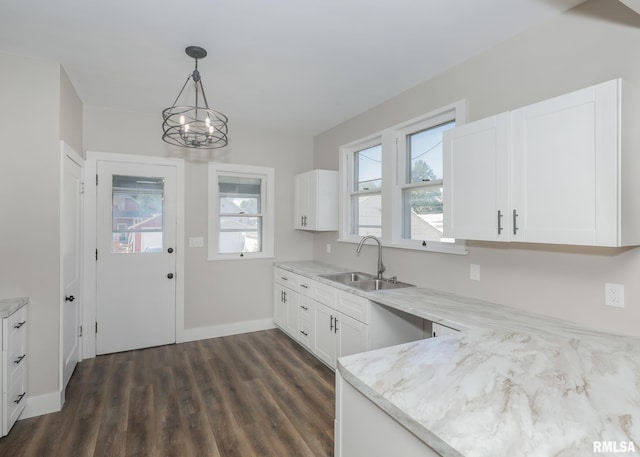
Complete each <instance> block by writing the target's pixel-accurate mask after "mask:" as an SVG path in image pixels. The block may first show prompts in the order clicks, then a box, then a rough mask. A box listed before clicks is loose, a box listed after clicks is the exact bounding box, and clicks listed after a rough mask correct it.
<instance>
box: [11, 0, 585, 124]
mask: <svg viewBox="0 0 640 457" xmlns="http://www.w3.org/2000/svg"><path fill="white" fill-rule="evenodd" d="M582 1H583V0H173V1H167V0H108V1H91V0H2V1H1V2H0V52H7V53H12V54H21V55H29V56H38V57H44V58H48V59H53V60H55V61H57V62H60V63H61V64H62V65H63V66H64V68H65V69H66V71H67V73H68V74H69V77H70V78H71V81H72V82H73V84H74V85H75V87H76V90H77V91H78V94H79V95H80V98H81V99H82V101H83V102H84V103H85V104H89V105H98V106H105V107H113V108H117V109H126V110H132V111H142V112H157V113H158V119H160V118H161V115H160V111H161V109H162V108H165V107H167V106H169V105H171V104H172V103H173V101H174V99H175V97H176V96H177V94H178V91H179V89H180V88H181V87H182V84H183V83H184V81H185V79H186V77H187V75H188V74H189V73H190V72H191V71H192V70H193V60H192V59H191V58H189V57H188V56H187V55H186V54H185V53H184V48H185V47H186V46H188V45H198V46H202V47H204V48H206V49H207V50H208V52H209V55H208V57H207V58H205V59H203V60H201V61H200V62H199V69H200V72H201V74H202V77H203V83H204V87H205V90H206V93H207V98H208V100H209V105H210V106H211V107H212V108H214V109H217V110H219V111H221V112H223V113H225V114H226V115H228V116H229V118H230V127H231V129H233V124H234V122H238V123H242V124H247V125H261V126H264V127H266V128H269V129H275V130H281V131H294V130H295V131H298V132H300V133H302V134H316V133H319V132H322V131H324V130H326V129H327V128H330V127H332V126H334V125H336V124H338V123H340V122H342V121H344V120H346V119H348V118H350V117H352V116H354V115H356V114H358V113H360V112H362V111H364V110H366V109H368V108H371V107H373V106H375V105H377V104H378V103H380V102H382V101H384V100H386V99H388V98H391V97H393V96H394V95H397V94H399V93H400V92H402V91H404V90H406V89H408V88H410V87H413V86H415V85H416V84H418V83H420V82H422V81H424V80H427V79H429V78H431V77H433V76H435V75H437V74H438V73H441V72H442V71H444V70H446V69H447V68H450V67H452V66H454V65H456V64H458V63H460V62H462V61H464V60H466V59H468V58H470V57H472V56H474V55H476V54H478V53H480V52H482V51H484V50H486V49H489V48H491V47H493V46H495V45H496V44H498V43H500V42H502V41H504V40H506V39H508V38H509V37H511V36H514V35H516V34H517V33H519V32H521V31H523V30H525V29H527V28H529V27H532V26H533V25H535V24H537V23H541V22H544V21H547V20H549V19H551V18H552V17H554V16H555V15H558V14H560V13H561V12H562V11H564V10H566V9H568V8H571V7H573V6H575V5H577V4H579V3H582Z"/></svg>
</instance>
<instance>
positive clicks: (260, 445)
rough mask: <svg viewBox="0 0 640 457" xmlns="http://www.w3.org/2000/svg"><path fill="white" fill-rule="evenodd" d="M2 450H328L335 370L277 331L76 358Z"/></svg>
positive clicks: (41, 454)
mask: <svg viewBox="0 0 640 457" xmlns="http://www.w3.org/2000/svg"><path fill="white" fill-rule="evenodd" d="M66 396H67V401H66V404H65V405H64V408H63V410H62V411H60V412H58V413H53V414H47V415H44V416H39V417H34V418H30V419H24V420H20V421H18V422H17V423H16V425H15V426H14V427H13V429H12V430H11V433H10V434H9V435H8V436H6V437H4V438H2V439H0V456H2V457H56V456H59V457H74V456H78V457H92V456H127V457H129V456H154V457H155V456H176V457H178V456H179V457H209V456H221V457H227V456H234V457H235V456H238V457H252V456H273V457H290V456H291V457H299V456H300V457H305V456H331V455H333V418H334V374H333V372H332V371H331V370H329V369H328V368H326V367H325V366H324V365H322V364H321V363H320V362H318V361H317V360H316V359H315V358H314V357H313V356H312V355H310V354H309V353H307V352H306V351H304V350H303V349H301V348H300V347H299V346H298V345H297V344H296V343H294V342H293V341H292V340H290V339H289V338H288V337H286V336H285V335H284V334H283V333H281V332H280V331H279V330H267V331H263V332H255V333H249V334H244V335H236V336H229V337H224V338H215V339H210V340H203V341H196V342H192V343H185V344H177V345H170V346H162V347H157V348H150V349H144V350H140V351H131V352H124V353H119V354H110V355H105V356H99V357H96V358H95V359H89V360H86V361H84V362H82V363H80V364H79V365H78V367H77V369H76V372H75V373H74V375H73V377H72V378H71V381H70V382H69V386H68V388H67V392H66Z"/></svg>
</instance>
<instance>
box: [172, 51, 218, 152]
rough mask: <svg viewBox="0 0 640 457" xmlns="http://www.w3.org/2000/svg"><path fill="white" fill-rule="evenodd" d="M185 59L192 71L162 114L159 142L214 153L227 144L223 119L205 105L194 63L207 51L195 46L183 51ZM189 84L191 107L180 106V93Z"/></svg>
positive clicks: (196, 67) (202, 88)
mask: <svg viewBox="0 0 640 457" xmlns="http://www.w3.org/2000/svg"><path fill="white" fill-rule="evenodd" d="M185 52H186V53H187V55H188V56H189V57H192V58H193V59H195V61H196V65H195V70H193V73H191V74H189V76H187V80H186V81H185V83H184V85H183V86H182V89H180V93H179V94H178V96H177V97H176V100H175V101H174V102H173V106H171V107H170V108H166V109H164V110H163V111H162V117H163V119H164V122H163V123H162V131H163V134H162V139H163V140H164V141H166V142H167V143H169V144H173V145H175V146H181V147H185V148H196V149H215V148H223V147H225V146H226V145H227V144H228V139H227V132H228V129H227V122H228V121H229V120H228V119H227V116H225V115H224V114H222V113H220V112H218V111H215V110H212V109H211V108H209V103H207V96H206V95H205V93H204V87H203V86H202V79H201V78H200V72H199V71H198V59H203V58H205V57H206V56H207V51H206V50H205V49H203V48H201V47H199V46H189V47H188V48H186V49H185ZM191 80H193V85H194V88H195V104H194V105H193V106H190V105H181V104H179V102H180V101H181V96H182V93H183V92H184V89H185V88H186V87H187V84H188V83H189V81H191Z"/></svg>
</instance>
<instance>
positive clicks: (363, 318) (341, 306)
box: [338, 291, 369, 324]
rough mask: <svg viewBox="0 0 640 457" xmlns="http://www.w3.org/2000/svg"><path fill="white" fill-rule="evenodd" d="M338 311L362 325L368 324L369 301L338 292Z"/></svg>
mask: <svg viewBox="0 0 640 457" xmlns="http://www.w3.org/2000/svg"><path fill="white" fill-rule="evenodd" d="M338 311H340V312H342V313H343V314H345V315H347V316H349V317H352V318H354V319H356V320H358V321H360V322H362V323H365V324H366V323H368V322H369V300H367V299H366V298H364V297H360V296H358V295H355V294H352V293H349V292H345V291H340V295H339V299H338Z"/></svg>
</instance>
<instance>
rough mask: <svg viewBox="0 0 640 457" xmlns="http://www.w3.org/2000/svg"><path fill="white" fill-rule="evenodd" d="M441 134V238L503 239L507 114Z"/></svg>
mask: <svg viewBox="0 0 640 457" xmlns="http://www.w3.org/2000/svg"><path fill="white" fill-rule="evenodd" d="M444 138H445V143H444V174H445V176H444V192H443V199H444V202H443V203H444V208H445V210H444V234H445V236H448V237H451V238H460V239H465V240H490V241H498V240H505V241H508V240H509V235H508V228H507V217H506V212H507V209H508V206H509V201H508V192H507V180H508V169H507V164H508V161H509V158H508V153H509V113H503V114H499V115H497V116H492V117H490V118H487V119H482V120H480V121H477V122H472V123H470V124H465V125H463V126H461V127H457V128H455V129H453V130H449V131H447V132H445V136H444Z"/></svg>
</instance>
